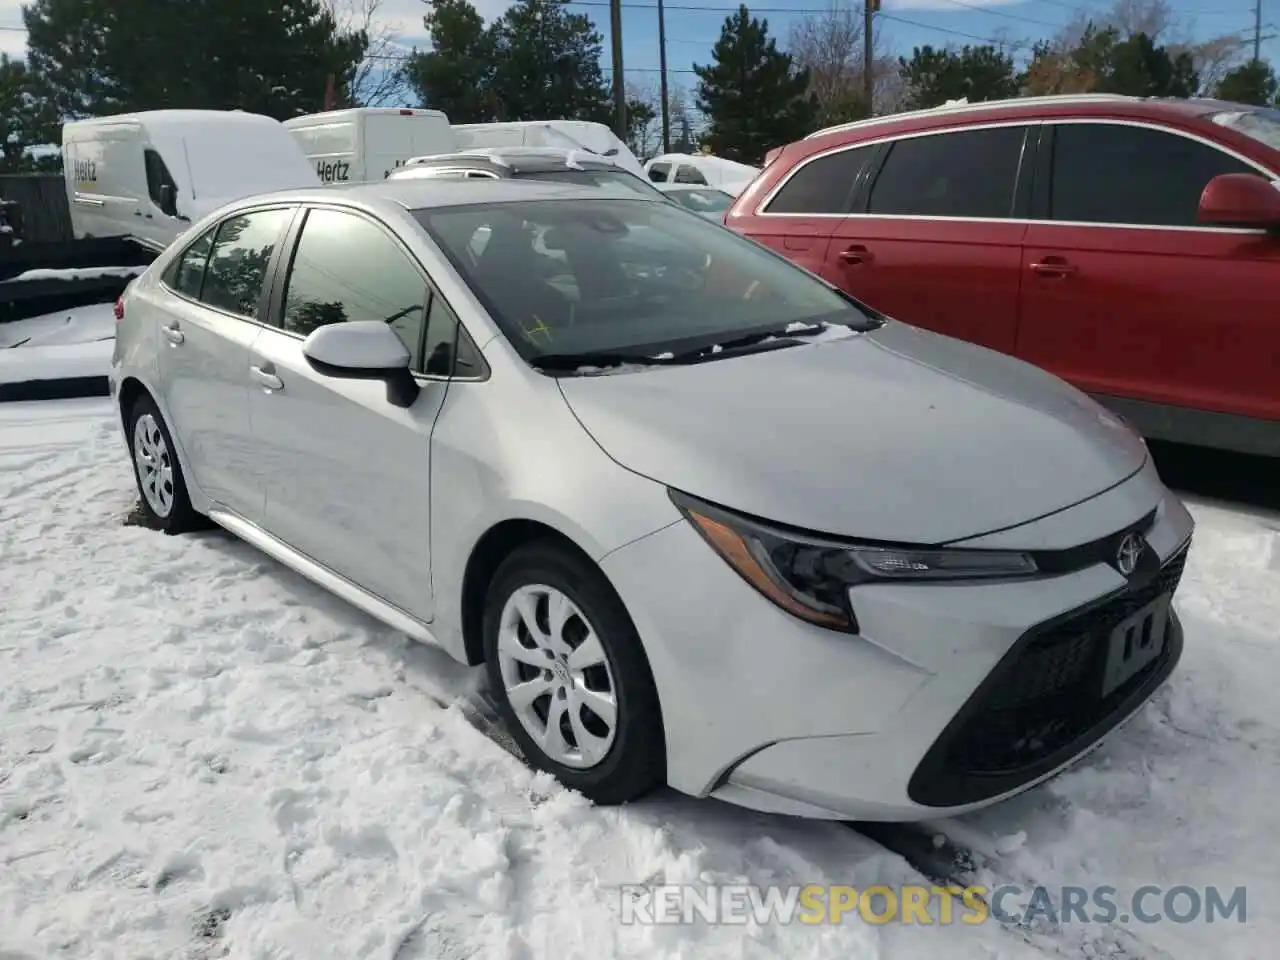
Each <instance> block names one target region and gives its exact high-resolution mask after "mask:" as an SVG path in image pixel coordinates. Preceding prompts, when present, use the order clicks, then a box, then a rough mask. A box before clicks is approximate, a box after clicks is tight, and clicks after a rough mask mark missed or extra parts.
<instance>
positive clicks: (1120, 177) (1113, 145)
mask: <svg viewBox="0 0 1280 960" xmlns="http://www.w3.org/2000/svg"><path fill="white" fill-rule="evenodd" d="M1256 172H1257V171H1255V170H1254V169H1253V168H1252V167H1250V166H1249V165H1248V164H1245V163H1242V162H1241V161H1239V160H1237V159H1235V158H1234V157H1232V156H1230V155H1228V154H1226V153H1223V152H1222V151H1221V150H1218V149H1216V148H1214V147H1210V146H1207V145H1206V144H1203V143H1200V142H1199V141H1197V140H1192V139H1190V138H1189V137H1184V136H1180V135H1178V134H1175V133H1166V132H1164V131H1162V130H1152V129H1150V128H1148V127H1133V126H1128V125H1122V124H1116V123H1111V124H1107V123H1064V124H1058V125H1057V126H1055V127H1054V134H1053V189H1052V192H1051V195H1050V201H1049V216H1050V217H1051V218H1052V219H1054V220H1068V221H1073V222H1076V223H1124V224H1141V225H1144V226H1167V227H1190V226H1196V225H1197V224H1198V220H1197V217H1196V214H1197V211H1198V210H1199V208H1200V194H1201V193H1203V192H1204V188H1205V185H1206V184H1208V182H1209V181H1210V180H1212V179H1213V178H1214V177H1216V176H1218V175H1219V174H1223V173H1256Z"/></svg>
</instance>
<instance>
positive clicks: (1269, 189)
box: [1197, 173, 1280, 230]
mask: <svg viewBox="0 0 1280 960" xmlns="http://www.w3.org/2000/svg"><path fill="white" fill-rule="evenodd" d="M1197 219H1199V221H1200V222H1201V223H1204V224H1211V225H1214V226H1222V227H1254V228H1261V229H1266V230H1273V229H1275V228H1277V227H1280V189H1277V188H1276V187H1275V186H1274V185H1272V183H1271V181H1269V180H1267V179H1266V178H1265V177H1262V176H1259V175H1257V174H1252V173H1224V174H1222V175H1220V176H1217V177H1214V178H1213V179H1212V180H1210V181H1209V182H1208V183H1207V184H1206V185H1205V188H1204V192H1203V193H1201V194H1200V210H1199V213H1198V215H1197Z"/></svg>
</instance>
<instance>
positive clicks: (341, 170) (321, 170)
mask: <svg viewBox="0 0 1280 960" xmlns="http://www.w3.org/2000/svg"><path fill="white" fill-rule="evenodd" d="M350 171H351V164H349V163H347V162H346V161H344V160H330V161H329V162H327V163H326V162H325V161H324V160H317V161H316V176H317V177H319V178H320V179H321V180H322V181H323V182H324V183H339V182H345V181H347V180H349V179H350V176H349V174H350Z"/></svg>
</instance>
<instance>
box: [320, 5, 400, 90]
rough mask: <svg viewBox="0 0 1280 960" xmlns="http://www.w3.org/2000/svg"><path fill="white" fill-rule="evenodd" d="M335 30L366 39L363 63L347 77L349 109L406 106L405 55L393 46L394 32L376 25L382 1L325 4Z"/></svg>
mask: <svg viewBox="0 0 1280 960" xmlns="http://www.w3.org/2000/svg"><path fill="white" fill-rule="evenodd" d="M326 3H327V5H328V7H329V10H330V12H331V13H332V14H333V18H334V20H335V21H336V22H337V24H338V29H339V30H342V31H350V32H363V33H364V34H365V36H367V37H368V38H369V46H368V48H367V49H366V50H365V55H364V59H363V60H362V61H361V62H360V63H359V65H358V66H357V67H356V69H355V71H354V73H353V74H352V75H351V76H349V77H347V78H346V79H347V96H348V98H349V99H350V101H351V105H352V106H356V107H386V106H394V105H398V104H402V103H405V102H406V94H407V92H408V88H407V85H406V84H405V81H404V77H403V74H402V70H401V68H402V67H403V66H404V63H405V60H406V59H407V58H408V53H407V51H405V50H404V49H403V48H402V47H401V46H400V45H399V44H398V43H396V39H395V32H394V31H393V30H392V28H391V27H390V26H389V25H387V24H386V23H384V22H381V21H380V18H379V16H378V12H379V10H380V9H381V7H382V0H326Z"/></svg>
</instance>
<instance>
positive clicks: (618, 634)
mask: <svg viewBox="0 0 1280 960" xmlns="http://www.w3.org/2000/svg"><path fill="white" fill-rule="evenodd" d="M484 641H485V660H486V669H487V671H488V679H489V684H490V687H491V688H492V689H493V691H494V693H495V695H496V697H497V701H498V706H499V709H500V711H501V713H502V716H503V720H504V721H505V722H506V725H507V728H508V730H509V731H510V733H511V735H512V737H513V738H514V739H515V740H516V742H517V744H519V746H520V749H521V750H522V751H523V752H524V755H525V757H526V758H527V759H528V760H529V762H530V763H532V764H533V765H534V766H536V767H538V768H540V769H543V770H547V771H549V772H550V773H552V774H553V775H554V776H555V777H556V778H557V779H558V780H559V781H560V782H561V783H563V784H564V785H565V786H567V787H569V788H571V789H574V790H578V791H580V792H581V793H583V794H584V795H585V796H587V797H588V798H589V799H591V800H593V801H595V802H596V803H600V804H616V803H625V802H627V801H629V800H634V799H637V798H638V797H640V796H642V795H643V794H645V793H647V792H649V791H650V790H652V789H653V788H655V787H657V786H659V785H660V784H661V783H662V782H663V780H664V779H665V776H666V770H665V766H666V741H665V738H664V735H663V729H662V719H661V713H660V710H659V706H658V695H657V691H656V689H655V687H654V683H653V675H652V673H651V671H650V669H649V663H648V660H647V659H646V658H645V655H644V649H643V647H642V646H641V643H640V637H639V635H638V634H637V633H636V629H635V626H634V625H633V624H632V623H631V618H630V617H629V616H628V615H627V612H626V610H625V608H624V607H623V606H622V602H621V600H619V599H618V596H617V594H616V593H615V592H614V591H613V588H612V587H611V586H610V585H609V582H608V581H607V580H606V579H605V577H604V575H603V574H602V573H601V572H600V571H599V570H598V569H596V568H595V567H594V565H592V564H591V563H590V562H589V561H587V560H586V559H585V558H582V557H580V556H578V555H576V554H575V553H573V552H572V551H570V550H568V549H565V548H563V547H561V546H559V545H557V544H553V543H536V544H530V545H528V546H525V547H521V548H520V549H518V550H516V551H515V552H514V553H512V554H511V556H510V557H508V558H507V559H506V560H505V561H504V562H503V564H502V565H501V566H500V567H499V569H498V571H497V573H496V574H495V576H494V579H493V582H492V584H491V586H490V589H489V594H488V598H487V602H486V606H485V615H484Z"/></svg>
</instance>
